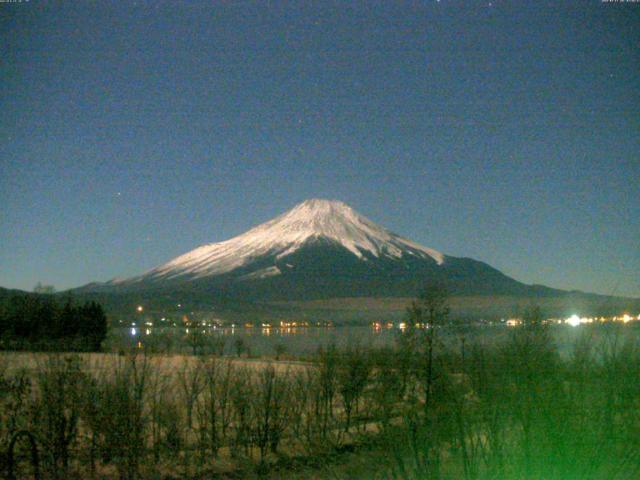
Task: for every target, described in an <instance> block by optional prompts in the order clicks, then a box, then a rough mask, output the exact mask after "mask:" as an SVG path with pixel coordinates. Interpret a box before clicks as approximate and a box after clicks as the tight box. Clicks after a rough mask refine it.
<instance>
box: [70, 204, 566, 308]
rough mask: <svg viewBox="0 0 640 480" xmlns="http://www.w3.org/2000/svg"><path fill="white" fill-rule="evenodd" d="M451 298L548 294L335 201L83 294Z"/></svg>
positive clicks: (289, 214) (288, 214) (89, 288)
mask: <svg viewBox="0 0 640 480" xmlns="http://www.w3.org/2000/svg"><path fill="white" fill-rule="evenodd" d="M434 280H435V281H439V282H444V283H445V284H447V285H448V287H449V289H450V290H451V291H452V293H454V294H467V295H468V294H473V295H477V294H498V295H504V294H508V295H534V294H535V295H548V294H553V292H560V291H558V290H553V289H551V288H547V287H543V286H535V285H525V284H523V283H520V282H518V281H516V280H514V279H512V278H510V277H508V276H506V275H504V274H503V273H501V272H499V271H498V270H496V269H495V268H492V267H491V266H489V265H487V264H485V263H483V262H480V261H477V260H473V259H470V258H458V257H453V256H449V255H445V254H443V253H441V252H439V251H436V250H434V249H431V248H428V247H424V246H422V245H419V244H418V243H415V242H412V241H411V240H408V239H406V238H403V237H401V236H399V235H397V234H395V233H392V232H391V231H389V230H387V229H386V228H384V227H382V226H380V225H378V224H376V223H374V222H372V221H371V220H369V219H367V218H365V217H364V216H362V215H360V214H359V213H357V212H356V211H355V210H353V209H352V208H351V207H349V206H348V205H346V204H344V203H342V202H340V201H335V200H322V199H311V200H306V201H304V202H302V203H300V204H299V205H296V206H295V207H294V208H292V209H291V210H289V211H288V212H286V213H284V214H282V215H280V216H278V217H276V218H274V219H273V220H270V221H268V222H266V223H263V224H261V225H258V226H256V227H254V228H252V229H251V230H249V231H247V232H246V233H243V234H241V235H239V236H237V237H234V238H231V239H229V240H226V241H223V242H219V243H210V244H206V245H202V246H199V247H197V248H196V249H194V250H192V251H190V252H187V253H185V254H184V255H181V256H179V257H177V258H174V259H173V260H170V261H169V262H167V263H165V264H163V265H160V266H158V267H156V268H153V269H151V270H149V271H148V272H146V273H143V274H141V275H138V276H135V277H132V278H127V279H114V280H111V281H109V282H106V283H93V284H89V285H86V286H85V287H81V289H80V291H83V292H92V291H93V292H105V293H106V292H111V293H127V292H128V293H132V292H147V293H150V292H165V293H169V292H171V293H175V292H181V293H182V294H185V293H192V294H196V293H197V294H198V296H199V297H200V298H202V297H203V296H206V297H209V298H239V299H242V300H251V301H256V300H258V301H263V300H271V301H273V300H314V299H327V298H340V297H399V296H414V295H416V294H417V293H418V292H419V291H420V289H421V288H422V287H423V286H424V284H425V283H426V282H429V281H434Z"/></svg>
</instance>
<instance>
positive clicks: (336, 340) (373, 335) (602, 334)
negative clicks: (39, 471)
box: [105, 322, 640, 356]
mask: <svg viewBox="0 0 640 480" xmlns="http://www.w3.org/2000/svg"><path fill="white" fill-rule="evenodd" d="M511 331H512V329H511V328H509V327H505V326H472V327H466V328H464V329H460V328H455V327H451V328H449V327H445V328H444V329H443V330H442V334H441V339H442V340H443V341H444V342H445V343H447V344H448V345H449V346H451V347H454V348H455V347H456V345H458V344H459V343H460V341H461V338H462V337H463V336H464V338H465V341H466V342H467V344H468V345H469V344H471V343H473V342H480V343H485V344H487V343H493V342H496V341H501V340H502V339H505V338H507V337H508V335H510V333H511ZM616 332H617V333H618V334H619V335H621V336H622V339H623V340H624V339H635V341H640V322H638V325H612V326H610V327H608V326H601V325H596V326H593V327H587V326H582V327H579V328H577V329H576V328H574V327H570V326H564V325H560V326H554V327H552V333H553V335H552V336H553V339H554V341H555V343H556V345H557V346H558V349H559V351H560V353H561V354H563V355H568V354H569V353H570V352H571V351H572V349H573V346H574V344H575V343H576V341H577V340H578V339H579V338H580V337H581V336H583V335H585V334H589V335H593V336H594V338H595V340H596V341H598V340H603V339H606V338H607V336H610V335H611V334H613V333H616ZM399 335H402V332H401V331H400V330H399V329H397V328H393V329H387V328H381V329H376V328H371V327H369V326H344V327H339V326H336V327H295V328H291V327H285V328H282V327H271V328H261V327H254V328H245V327H242V326H241V327H235V328H232V327H195V328H194V327H190V328H185V327H148V328H145V329H136V328H114V329H112V330H111V331H110V334H109V338H108V340H107V342H106V344H105V348H106V349H107V350H110V351H118V350H121V349H126V348H132V347H137V348H143V349H145V350H146V351H150V352H166V353H193V352H194V351H195V349H197V350H198V351H199V352H204V353H208V352H209V353H210V352H214V351H219V349H220V348H221V344H223V349H224V353H225V354H229V355H233V354H236V353H237V348H238V347H237V345H238V343H242V344H243V347H248V348H249V352H250V354H252V355H258V356H262V355H273V354H274V353H275V351H276V349H277V348H280V346H282V347H284V349H285V350H286V352H287V353H288V354H293V355H296V356H297V355H308V354H312V353H314V352H316V351H317V349H318V347H320V346H323V347H327V346H328V345H331V344H333V345H335V346H336V347H338V348H344V347H347V346H356V345H358V346H363V347H371V348H381V347H387V346H391V345H392V344H393V343H394V342H395V340H396V339H397V338H398V336H399ZM194 347H195V348H194Z"/></svg>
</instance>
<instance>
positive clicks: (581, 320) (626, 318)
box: [559, 313, 640, 327]
mask: <svg viewBox="0 0 640 480" xmlns="http://www.w3.org/2000/svg"><path fill="white" fill-rule="evenodd" d="M633 320H640V315H638V316H637V317H633V316H631V315H629V314H628V313H625V314H624V315H620V316H614V317H608V318H607V317H579V316H578V315H575V314H574V315H571V316H570V317H569V318H567V319H565V320H564V323H566V324H567V325H571V326H572V327H577V326H578V325H582V324H585V323H594V322H600V323H604V322H623V323H628V322H631V321H633ZM559 323H560V322H559Z"/></svg>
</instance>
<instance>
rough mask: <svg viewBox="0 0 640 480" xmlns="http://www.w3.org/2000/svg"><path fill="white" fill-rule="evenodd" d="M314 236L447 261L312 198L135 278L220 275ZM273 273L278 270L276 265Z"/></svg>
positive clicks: (358, 249) (356, 249)
mask: <svg viewBox="0 0 640 480" xmlns="http://www.w3.org/2000/svg"><path fill="white" fill-rule="evenodd" d="M313 239H325V240H329V241H332V242H335V243H337V244H339V245H342V246H343V247H344V248H346V249H347V250H349V251H350V252H352V253H353V254H354V255H355V256H357V257H358V258H361V259H363V260H366V257H365V256H364V254H365V253H366V252H368V253H369V254H371V255H373V256H374V257H381V256H387V257H396V258H401V257H402V256H403V255H405V254H406V255H417V256H422V257H425V258H426V257H431V258H432V259H433V260H435V261H436V262H437V264H438V265H440V264H442V263H443V262H444V255H443V254H442V253H440V252H437V251H435V250H432V249H430V248H426V247H423V246H421V245H418V244H416V243H413V242H411V241H409V240H406V239H404V238H402V237H400V236H398V235H396V234H394V233H391V232H390V231H388V230H386V229H385V228H383V227H381V226H380V225H377V224H375V223H374V222H372V221H371V220H369V219H367V218H365V217H363V216H362V215H360V214H359V213H357V212H356V211H355V210H353V209H352V208H351V207H349V206H348V205H346V204H345V203H343V202H340V201H337V200H323V199H310V200H306V201H304V202H302V203H300V204H298V205H296V206H295V207H294V208H292V209H291V210H289V211H288V212H286V213H284V214H282V215H280V216H278V217H276V218H274V219H273V220H270V221H268V222H266V223H263V224H261V225H258V226H257V227H254V228H252V229H251V230H249V231H247V232H246V233H244V234H242V235H239V236H237V237H234V238H232V239H230V240H226V241H224V242H219V243H211V244H207V245H202V246H200V247H198V248H196V249H195V250H192V251H191V252H188V253H186V254H184V255H181V256H179V257H177V258H175V259H174V260H171V261H170V262H168V263H166V264H164V265H162V266H160V267H157V268H155V269H153V270H151V271H149V272H147V274H144V275H142V276H141V277H137V278H135V279H132V280H133V281H137V280H143V279H144V278H149V277H151V278H175V277H182V276H184V275H188V276H190V277H192V278H200V277H205V276H210V275H219V274H223V273H227V272H230V271H232V270H234V269H236V268H238V267H242V266H245V265H247V264H248V263H250V262H251V261H252V260H254V259H257V258H259V257H262V256H264V255H275V257H276V258H277V259H280V258H282V257H285V256H287V255H289V254H291V253H293V252H295V251H296V250H298V249H299V248H300V247H302V246H303V244H305V243H306V242H308V241H310V240H313ZM269 272H270V273H271V274H279V273H280V271H279V270H278V271H277V272H276V270H275V269H271V270H269Z"/></svg>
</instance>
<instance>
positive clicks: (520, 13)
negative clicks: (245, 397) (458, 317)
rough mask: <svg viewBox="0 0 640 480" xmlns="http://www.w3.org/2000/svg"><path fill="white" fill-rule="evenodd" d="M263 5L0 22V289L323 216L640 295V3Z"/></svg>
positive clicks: (561, 282) (532, 275)
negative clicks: (318, 201)
mask: <svg viewBox="0 0 640 480" xmlns="http://www.w3.org/2000/svg"><path fill="white" fill-rule="evenodd" d="M94 3H95V4H94ZM270 3H271V6H270V7H269V8H267V7H264V6H260V4H263V2H233V1H229V2H210V1H208V2H204V1H203V2H189V3H187V2H178V1H170V2H162V1H153V2H125V1H122V2H91V3H89V2H81V1H68V2H46V3H45V2H40V1H37V0H32V1H30V2H23V3H18V4H8V3H2V4H0V40H1V43H0V80H1V83H0V127H1V128H0V204H1V205H2V210H1V213H0V285H1V286H4V287H12V288H23V289H29V290H30V289H32V288H33V286H34V284H35V283H36V282H38V281H42V282H43V283H48V284H53V285H55V286H56V287H57V288H58V289H64V288H68V287H74V286H79V285H81V284H84V283H87V282H89V281H94V280H107V279H109V278H112V277H114V276H128V275H132V274H137V273H140V272H142V271H144V270H146V269H148V268H151V267H153V266H155V265H157V264H159V263H162V262H164V261H166V260H168V259H170V258H172V257H174V256H176V255H178V254H181V253H184V252H186V251H188V250H190V249H192V248H194V247H195V246H197V245H199V244H202V243H207V242H213V241H220V240H224V239H227V238H229V237H231V236H234V235H236V234H239V233H242V232H243V231H245V230H247V229H248V228H250V227H251V226H254V225H255V224H257V223H260V222H262V221H265V220H268V219H270V218H271V217H273V216H275V215H276V214H279V213H281V212H283V211H285V210H287V209H289V208H291V207H292V206H293V205H294V204H296V203H298V202H300V201H302V200H304V199H306V198H310V197H321V198H333V199H340V200H342V201H344V202H346V203H348V204H349V205H351V206H352V207H353V208H355V209H356V210H358V211H359V212H360V213H362V214H364V215H366V216H368V217H369V218H371V219H372V220H374V221H376V222H378V223H381V224H382V225H384V226H386V227H387V228H389V229H391V230H393V231H395V232H397V233H400V234H402V235H404V236H406V237H408V238H411V239H412V240H415V241H417V242H420V243H422V244H424V245H426V246H429V247H432V248H436V249H438V250H441V251H443V252H445V253H447V254H451V255H456V256H469V257H473V258H476V259H479V260H483V261H486V262H487V263H489V264H491V265H493V266H495V267H496V268H498V269H500V270H502V271H503V272H505V273H506V274H508V275H511V276H513V277H515V278H516V279H518V280H521V281H524V282H527V283H544V284H547V285H550V286H553V287H560V288H567V289H574V288H575V289H582V290H586V291H593V292H599V293H615V294H618V295H630V296H637V297H640V274H639V272H640V188H639V187H640V111H639V110H640V88H639V87H640V3H635V4H634V3H627V4H612V3H601V2H600V1H577V0H574V1H571V2H563V1H554V2H544V1H542V2H539V1H536V2H524V1H517V2H502V1H499V0H494V1H493V2H492V3H489V2H468V1H465V2H462V1H446V0H441V1H440V2H435V1H434V2H426V1H425V2H403V3H400V2H362V3H358V4H357V5H359V6H354V5H356V4H355V3H351V2H349V3H341V2H314V3H313V4H312V3H311V2H291V3H280V2H270Z"/></svg>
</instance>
